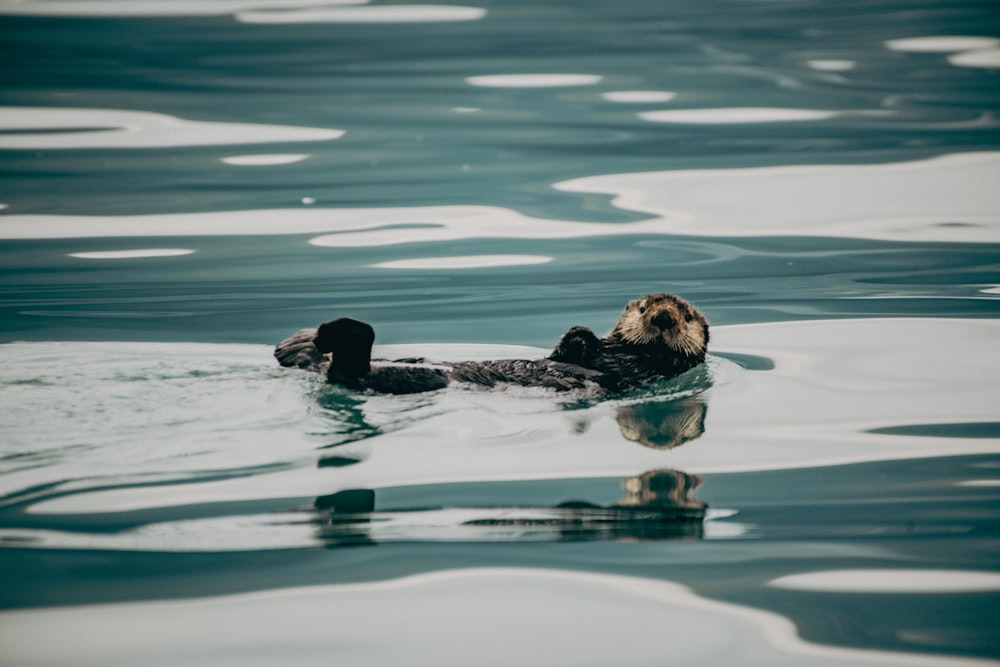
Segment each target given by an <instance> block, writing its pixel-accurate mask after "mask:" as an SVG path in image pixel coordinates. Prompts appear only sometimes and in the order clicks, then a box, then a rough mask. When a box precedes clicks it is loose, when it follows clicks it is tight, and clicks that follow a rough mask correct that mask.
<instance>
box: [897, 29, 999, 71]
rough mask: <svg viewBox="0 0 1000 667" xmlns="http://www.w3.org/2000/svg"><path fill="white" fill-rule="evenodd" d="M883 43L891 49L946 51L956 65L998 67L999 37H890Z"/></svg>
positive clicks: (929, 51)
mask: <svg viewBox="0 0 1000 667" xmlns="http://www.w3.org/2000/svg"><path fill="white" fill-rule="evenodd" d="M885 45H886V48H888V49H890V50H892V51H904V52H911V53H948V54H951V55H949V56H948V62H949V63H951V64H952V65H955V66H956V67H980V68H984V69H996V68H1000V48H998V47H1000V38H996V37H971V36H933V37H908V38H904V39H891V40H889V41H887V42H886V43H885Z"/></svg>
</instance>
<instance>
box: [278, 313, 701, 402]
mask: <svg viewBox="0 0 1000 667" xmlns="http://www.w3.org/2000/svg"><path fill="white" fill-rule="evenodd" d="M667 298H669V299H672V300H671V301H669V302H667V301H666V300H664V299H667ZM643 299H646V300H649V301H648V303H649V304H650V308H651V309H652V308H655V307H656V306H655V304H654V302H655V303H663V304H666V305H664V306H663V308H664V310H670V312H671V313H672V315H673V319H674V320H677V322H673V320H671V322H672V323H673V324H675V325H676V326H677V327H678V328H681V329H682V328H683V327H685V326H694V325H691V321H692V320H691V319H689V320H688V321H687V322H683V321H681V320H682V317H681V318H678V314H679V313H680V314H681V316H683V314H684V313H686V312H688V311H686V310H684V309H685V308H686V309H690V312H693V313H695V314H697V318H698V320H697V321H696V322H695V324H696V325H699V323H700V324H703V325H704V341H705V343H707V340H708V325H707V323H705V321H704V317H702V316H701V314H700V313H698V312H697V311H696V310H694V308H693V306H690V305H689V304H687V302H684V301H683V300H681V299H678V298H677V297H669V295H650V296H648V297H643ZM658 299H660V300H659V301H657V300H658ZM639 301H641V300H639V299H637V300H636V301H633V302H631V303H630V304H629V306H628V307H626V310H625V312H624V313H623V314H622V319H620V320H619V323H618V325H616V327H615V329H614V330H612V332H611V333H610V334H608V336H606V337H605V338H603V339H602V338H598V337H597V336H596V335H595V334H594V333H593V332H592V331H591V330H590V329H587V328H585V327H574V328H572V329H570V330H569V331H568V332H567V333H566V334H564V335H563V337H562V339H561V340H560V341H559V345H558V346H557V347H556V349H555V350H554V351H553V353H552V354H551V355H549V357H547V358H545V359H539V360H528V359H501V360H496V361H463V362H456V363H427V362H426V361H425V360H423V359H399V360H396V361H385V360H372V359H371V348H372V344H373V342H374V340H375V333H374V330H373V329H372V328H371V327H370V326H369V325H367V324H365V323H364V322H359V321H358V320H353V319H350V318H340V319H337V320H333V321H331V322H326V323H324V324H322V325H320V327H319V328H318V329H303V330H301V331H299V332H297V333H295V334H294V335H292V336H291V337H289V338H288V339H286V340H284V341H282V342H281V343H279V344H278V346H277V347H276V348H275V351H274V355H275V357H276V358H277V359H278V362H279V363H280V364H281V365H282V366H289V367H298V368H306V369H310V370H315V371H319V372H322V373H324V374H325V375H326V377H327V380H328V381H329V382H331V383H333V384H338V385H342V386H345V387H348V388H351V389H361V390H371V391H374V392H378V393H387V394H412V393H419V392H425V391H433V390H435V389H441V388H443V387H445V386H447V385H448V384H450V383H451V382H460V383H466V384H472V385H478V386H481V387H496V386H498V385H515V386H524V387H546V388H549V389H554V390H556V391H570V390H586V391H590V392H594V393H606V392H615V391H619V390H621V389H625V388H629V387H634V386H639V385H641V384H643V383H645V382H648V381H650V380H653V379H658V378H669V377H673V376H675V375H678V374H680V373H682V372H684V371H686V370H688V369H689V368H692V367H694V366H696V365H697V364H698V363H701V362H702V361H704V359H705V350H704V347H702V348H701V349H700V350H693V351H689V350H686V349H685V350H684V351H678V350H676V349H674V348H672V347H670V346H669V345H668V344H667V343H668V341H666V339H664V340H655V339H653V338H650V340H648V341H645V340H644V341H643V342H641V343H634V342H631V340H630V337H631V338H635V336H636V335H637V334H636V330H637V329H636V327H643V326H645V327H647V328H649V329H650V331H649V332H645V331H644V330H640V334H641V335H643V336H645V335H646V334H647V333H648V336H649V337H652V336H654V335H659V334H660V328H658V327H657V326H656V325H655V324H647V323H645V319H650V318H655V315H654V314H652V313H651V312H650V314H649V315H648V316H646V315H643V316H641V317H640V316H639V315H638V311H637V310H636V308H637V307H634V304H636V303H638V302H639ZM643 303H644V304H646V303H647V301H643ZM678 304H682V305H678ZM630 309H632V310H631V311H630ZM678 309H680V310H678ZM645 312H646V311H645V310H644V313H645ZM626 317H629V318H630V319H628V320H626ZM663 317H667V316H665V315H664V316H662V317H661V320H659V321H660V323H661V324H663V323H664V322H665V320H663V319H662V318H663ZM636 318H639V319H638V320H637V319H636ZM643 318H644V319H643ZM639 320H642V322H640V321H639ZM623 322H624V325H625V326H624V328H623ZM664 336H666V334H664ZM327 353H329V354H330V359H329V361H328V360H327V358H326V356H325V355H326V354H327Z"/></svg>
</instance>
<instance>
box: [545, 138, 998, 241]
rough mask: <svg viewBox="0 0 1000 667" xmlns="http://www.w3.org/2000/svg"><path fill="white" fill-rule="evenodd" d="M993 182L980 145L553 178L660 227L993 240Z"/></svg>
mask: <svg viewBox="0 0 1000 667" xmlns="http://www.w3.org/2000/svg"><path fill="white" fill-rule="evenodd" d="M997 183H1000V153H997V152H982V153H958V154H953V155H945V156H941V157H936V158H932V159H928V160H918V161H914V162H894V163H888V164H871V165H812V166H802V167H762V168H756V169H704V170H691V171H660V172H644V173H636V174H612V175H605V176H590V177H586V178H580V179H576V180H572V181H565V182H563V183H558V184H556V186H555V187H556V188H558V189H560V190H566V191H568V192H586V193H592V192H602V193H607V194H609V195H612V196H614V203H615V205H616V206H618V207H620V208H623V209H628V210H630V211H640V212H643V213H647V214H649V215H654V216H657V217H659V218H660V219H661V220H662V222H663V227H662V231H663V232H664V233H674V234H704V235H710V236H771V235H775V236H783V235H793V236H809V235H816V236H841V237H852V238H867V239H886V240H894V241H955V242H960V241H965V242H992V243H996V242H997V241H1000V188H997V187H996V184H997ZM720 193H725V196H720ZM790 201H795V202H799V203H805V204H807V205H796V206H789V202H790Z"/></svg>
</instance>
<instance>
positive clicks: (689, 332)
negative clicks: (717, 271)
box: [609, 294, 708, 357]
mask: <svg viewBox="0 0 1000 667" xmlns="http://www.w3.org/2000/svg"><path fill="white" fill-rule="evenodd" d="M609 336H610V337H612V338H617V339H619V340H621V341H622V342H624V343H628V344H630V345H665V346H666V347H668V348H670V349H671V350H673V351H674V352H677V353H680V354H683V355H685V356H689V357H704V356H705V350H706V348H707V347H708V321H707V320H706V319H705V316H704V315H702V314H701V313H699V312H698V309H697V308H695V307H694V306H692V305H691V304H690V303H688V302H687V301H685V300H684V299H682V298H680V297H679V296H674V295H673V294H648V295H646V296H644V297H640V298H638V299H635V300H634V301H630V302H629V304H628V305H627V306H625V310H624V311H623V312H622V314H621V317H620V318H618V324H616V325H615V328H614V329H612V331H611V333H610V334H609Z"/></svg>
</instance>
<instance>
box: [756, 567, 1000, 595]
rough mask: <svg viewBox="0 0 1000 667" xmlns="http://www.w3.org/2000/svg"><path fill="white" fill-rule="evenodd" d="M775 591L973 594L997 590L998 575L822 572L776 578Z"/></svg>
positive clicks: (855, 571)
mask: <svg viewBox="0 0 1000 667" xmlns="http://www.w3.org/2000/svg"><path fill="white" fill-rule="evenodd" d="M769 585H771V586H775V587H777V588H791V589H795V590H800V591H824V592H830V593H977V592H986V591H1000V574H997V573H996V572H972V571H961V570H826V571H823V572H803V573H801V574H790V575H788V576H785V577H779V578H777V579H774V580H773V581H771V582H769Z"/></svg>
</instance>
